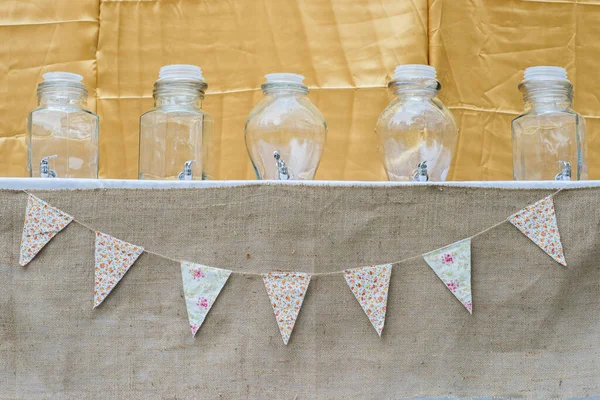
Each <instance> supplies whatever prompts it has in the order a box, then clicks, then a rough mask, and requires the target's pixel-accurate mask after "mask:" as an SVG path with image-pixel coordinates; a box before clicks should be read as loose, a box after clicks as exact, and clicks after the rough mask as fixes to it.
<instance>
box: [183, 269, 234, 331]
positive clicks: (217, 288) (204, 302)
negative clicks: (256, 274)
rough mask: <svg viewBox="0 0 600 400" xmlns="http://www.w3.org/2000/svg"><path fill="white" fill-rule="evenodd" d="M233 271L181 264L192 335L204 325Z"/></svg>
mask: <svg viewBox="0 0 600 400" xmlns="http://www.w3.org/2000/svg"><path fill="white" fill-rule="evenodd" d="M229 275H231V271H228V270H226V269H220V268H212V267H208V266H206V265H200V264H194V263H191V262H187V261H183V262H181V278H182V279H183V294H184V296H185V305H186V308H187V312H188V319H189V321H190V329H191V330H192V335H194V336H195V335H196V332H198V329H200V327H201V326H202V324H203V323H204V319H205V318H206V316H207V315H208V312H209V311H210V309H211V307H212V305H213V304H214V302H215V300H216V299H217V296H219V293H221V290H222V289H223V286H225V283H226V282H227V279H229Z"/></svg>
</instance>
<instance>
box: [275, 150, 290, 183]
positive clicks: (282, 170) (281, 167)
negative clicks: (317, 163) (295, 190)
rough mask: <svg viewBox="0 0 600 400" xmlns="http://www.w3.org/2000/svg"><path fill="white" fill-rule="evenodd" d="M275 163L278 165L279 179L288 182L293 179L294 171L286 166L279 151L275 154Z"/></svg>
mask: <svg viewBox="0 0 600 400" xmlns="http://www.w3.org/2000/svg"><path fill="white" fill-rule="evenodd" d="M273 157H275V163H276V165H277V179H279V180H281V181H287V180H289V179H292V171H291V170H290V169H289V168H288V167H287V165H285V161H284V160H282V159H281V154H279V152H278V151H276V152H274V153H273Z"/></svg>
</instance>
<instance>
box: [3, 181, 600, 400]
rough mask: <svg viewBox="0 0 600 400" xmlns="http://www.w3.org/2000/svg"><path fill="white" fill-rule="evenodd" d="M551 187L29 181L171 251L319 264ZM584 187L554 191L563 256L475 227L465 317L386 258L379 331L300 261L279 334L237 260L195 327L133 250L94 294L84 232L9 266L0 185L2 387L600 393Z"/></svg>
mask: <svg viewBox="0 0 600 400" xmlns="http://www.w3.org/2000/svg"><path fill="white" fill-rule="evenodd" d="M549 193H551V191H544V190H499V189H462V188H443V189H442V188H438V187H420V188H390V187H388V188H384V187H370V188H369V187H362V188H360V187H310V188H307V187H301V186H290V187H287V186H284V187H281V186H278V187H276V186H254V187H237V188H235V187H234V188H221V189H191V190H86V191H54V192H36V194H37V195H38V196H39V197H40V198H42V199H44V200H47V201H48V202H50V203H51V204H53V205H55V206H56V207H58V208H60V209H62V210H64V211H65V212H67V213H70V214H71V215H73V216H75V218H77V219H80V220H82V221H83V222H85V223H87V224H89V225H91V226H93V227H95V228H96V229H98V230H100V231H103V232H106V233H109V234H111V235H114V236H116V237H118V238H120V239H123V240H126V241H129V242H133V243H135V244H138V245H142V246H145V247H146V248H147V249H149V250H151V251H155V252H159V253H162V254H165V255H167V256H169V257H172V258H177V259H185V260H190V261H194V262H200V263H205V264H208V265H211V266H215V267H223V268H229V269H233V270H234V271H248V272H264V271H269V270H275V269H280V270H299V271H307V272H326V271H336V270H341V269H343V268H346V267H358V266H362V265H367V264H375V263H385V262H389V261H395V260H400V259H402V258H407V257H410V256H413V255H415V254H418V253H423V252H426V251H429V250H433V249H435V248H438V247H441V246H444V245H446V244H449V243H451V242H453V241H456V240H459V239H462V238H464V237H467V236H470V235H472V234H474V233H476V232H478V231H480V230H482V229H485V228H486V227H488V226H490V225H493V224H495V223H497V222H498V221H501V220H503V219H505V218H506V217H507V216H509V215H510V214H512V213H514V212H516V211H518V210H519V209H521V208H522V207H524V206H526V205H527V204H529V203H532V202H534V201H536V200H538V199H540V198H542V197H544V196H545V195H547V194H549ZM599 195H600V189H581V190H569V191H563V192H561V193H560V194H558V195H557V196H556V199H555V202H556V212H557V215H558V225H559V228H560V233H561V236H562V240H563V244H564V247H565V254H566V258H567V262H568V264H569V268H564V267H561V266H560V265H558V264H557V263H555V262H554V261H553V260H552V259H551V258H550V257H548V256H547V255H546V254H544V253H543V252H542V251H541V250H540V249H539V248H538V247H536V246H535V245H534V244H533V243H532V242H530V240H529V239H527V238H526V237H525V236H523V235H522V234H521V233H520V232H519V231H517V230H516V229H515V228H514V227H513V226H511V225H510V224H508V223H506V224H503V225H501V226H499V227H498V228H496V229H494V230H492V231H490V232H488V233H486V234H484V235H482V236H479V237H477V238H476V239H474V240H473V247H472V253H473V299H474V313H473V315H472V316H470V315H469V313H468V312H466V311H465V309H464V308H463V307H462V305H460V303H459V302H458V301H457V300H456V299H455V298H454V297H453V296H452V294H451V293H450V292H449V291H448V290H447V289H446V288H445V286H444V285H443V284H442V283H441V281H440V280H439V279H438V278H437V277H436V276H435V274H434V273H433V272H432V271H431V269H430V268H429V267H428V266H427V265H426V264H425V263H424V262H423V261H422V260H414V261H410V262H406V263H402V264H399V265H396V266H395V267H394V270H393V274H392V282H391V287H390V293H389V303H388V305H389V308H388V314H387V321H386V325H385V329H384V332H383V335H382V337H381V338H379V337H378V336H377V334H376V333H375V330H374V329H373V328H372V327H371V325H370V323H369V322H368V320H367V317H366V316H365V315H364V313H363V311H362V310H361V308H360V306H359V305H358V303H357V302H356V300H355V299H354V297H353V295H352V293H351V292H350V290H349V289H348V287H347V286H346V283H345V281H344V279H343V277H342V275H329V276H322V277H314V278H313V279H312V281H311V284H310V288H309V290H308V294H307V297H306V300H305V302H304V306H303V308H302V311H301V313H300V316H299V319H298V321H297V324H296V327H295V329H294V333H293V335H292V338H291V340H290V343H289V345H288V346H287V347H286V346H284V345H283V343H282V340H281V337H280V334H279V331H278V329H277V325H276V322H275V319H274V316H273V311H272V309H271V306H270V304H269V300H268V298H267V295H266V292H265V288H264V286H263V283H262V280H261V278H260V277H258V276H241V275H233V276H232V277H231V278H230V279H229V282H228V284H227V285H226V286H225V288H224V290H223V292H222V293H221V295H220V297H219V298H218V300H217V302H216V304H215V305H214V307H213V309H212V311H211V312H210V314H209V315H208V318H207V319H206V322H205V325H204V326H203V327H202V328H201V329H200V331H199V332H198V335H197V337H196V338H195V339H194V338H192V336H191V334H190V330H189V327H188V324H187V314H186V309H185V303H184V300H183V292H182V287H181V274H180V269H179V265H177V264H176V263H173V262H171V261H167V260H163V259H161V258H159V257H156V256H153V255H148V254H144V255H142V256H141V257H140V259H139V260H138V262H137V263H136V264H135V265H134V266H133V268H132V269H131V270H130V271H129V273H128V274H127V275H126V276H125V278H124V279H123V280H122V281H121V283H119V285H118V286H117V288H116V289H115V290H114V291H113V293H112V294H111V295H110V296H109V297H108V298H107V300H106V301H105V302H104V303H103V304H102V305H101V306H100V307H99V308H98V309H96V310H92V291H93V254H94V237H93V234H92V233H91V232H90V231H88V230H86V229H85V228H83V227H81V226H79V225H75V224H72V225H71V226H69V227H67V229H65V230H64V231H63V232H62V233H61V234H59V235H58V236H57V237H56V238H54V239H53V240H52V241H51V242H50V243H49V244H48V245H47V246H46V248H45V249H44V250H43V251H42V252H41V253H40V254H39V255H38V257H37V258H36V259H34V261H33V262H32V263H31V264H30V265H29V266H28V267H26V268H22V267H20V266H19V265H18V263H17V261H18V254H19V243H20V237H21V231H22V226H23V219H24V211H25V200H26V195H25V194H24V193H22V192H15V191H0V210H2V211H1V212H2V219H1V221H2V224H1V225H0V232H1V234H0V277H1V279H0V360H1V362H0V397H1V398H73V399H81V398H131V399H138V398H139V399H148V398H171V399H174V398H179V399H180V398H190V399H192V398H202V399H213V398H224V399H237V398H251V399H294V398H297V399H314V398H325V399H329V398H331V399H351V398H358V399H366V398H369V399H370V398H401V397H415V396H431V397H439V396H465V397H466V396H504V397H509V396H510V397H536V398H548V397H575V396H592V395H599V394H600V263H599V262H598V260H599V259H600V249H599V247H598V246H597V243H598V242H599V240H598V239H599V238H598V226H599V224H600V212H599V211H598V204H600V202H599Z"/></svg>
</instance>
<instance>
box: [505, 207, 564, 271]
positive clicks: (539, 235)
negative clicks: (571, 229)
mask: <svg viewBox="0 0 600 400" xmlns="http://www.w3.org/2000/svg"><path fill="white" fill-rule="evenodd" d="M508 220H509V221H510V223H511V224H513V225H514V226H515V227H516V228H517V229H518V230H520V231H521V232H522V233H523V234H524V235H525V236H527V237H528V238H529V239H531V241H532V242H533V243H535V244H537V245H538V247H539V248H540V249H542V250H544V252H545V253H546V254H548V255H549V256H550V257H552V258H553V259H554V260H555V261H556V262H557V263H559V264H561V265H564V266H565V267H566V266H567V262H566V260H565V255H564V253H563V247H562V243H561V241H560V234H559V233H558V225H557V223H556V213H555V211H554V200H552V197H551V196H548V197H546V198H545V199H542V200H540V201H538V202H537V203H534V204H532V205H530V206H527V207H525V208H524V209H522V210H521V211H519V212H518V213H516V214H514V215H512V216H511V217H509V218H508Z"/></svg>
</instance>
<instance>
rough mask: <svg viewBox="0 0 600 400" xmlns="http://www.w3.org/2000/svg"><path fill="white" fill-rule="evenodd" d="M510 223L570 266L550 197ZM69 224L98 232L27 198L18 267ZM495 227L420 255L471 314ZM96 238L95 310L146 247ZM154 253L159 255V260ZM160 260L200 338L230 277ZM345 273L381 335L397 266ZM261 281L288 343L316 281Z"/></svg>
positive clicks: (296, 276) (282, 276) (284, 277)
mask: <svg viewBox="0 0 600 400" xmlns="http://www.w3.org/2000/svg"><path fill="white" fill-rule="evenodd" d="M507 220H508V221H509V222H510V223H511V224H512V225H514V226H515V227H516V228H517V229H519V230H520V231H521V232H522V233H523V234H524V235H525V236H527V237H528V238H529V239H530V240H531V241H532V242H534V243H535V244H536V245H537V246H538V247H540V248H541V249H542V250H543V251H544V252H546V254H548V255H549V256H550V257H552V258H553V259H554V260H555V261H557V262H558V263H560V264H562V265H564V266H566V265H567V263H566V261H565V257H564V253H563V247H562V243H561V239H560V234H559V232H558V225H557V218H556V213H555V209H554V201H553V198H552V196H548V197H546V198H544V199H542V200H540V201H538V202H536V203H534V204H532V205H529V206H527V207H525V208H524V209H522V210H520V211H519V212H517V213H516V214H514V215H512V216H510V217H509V218H507ZM71 222H75V223H78V224H80V225H82V226H83V227H86V228H88V229H90V230H91V231H94V230H93V229H92V228H89V227H87V225H85V224H83V223H81V222H78V221H77V220H75V219H74V218H73V217H71V216H70V215H68V214H66V213H64V212H62V211H61V210H59V209H57V208H55V207H52V206H51V205H49V204H48V203H46V202H45V201H43V200H41V199H39V198H37V197H35V196H33V195H31V194H28V198H27V207H26V212H25V222H24V225H23V234H22V237H21V246H20V256H19V264H20V265H22V266H25V265H27V264H28V263H29V262H31V260H32V259H33V258H34V257H35V256H36V255H37V254H38V253H39V252H40V251H41V249H42V248H43V247H44V246H45V245H46V244H47V243H48V242H49V241H50V240H51V239H52V238H53V237H54V236H56V234H58V233H59V232H60V231H62V230H63V229H64V228H65V227H66V226H67V225H69V224H70V223H71ZM498 225H499V224H498ZM495 226H496V225H494V226H492V227H491V228H487V229H485V230H483V231H481V232H479V233H476V234H475V235H473V236H472V237H470V238H467V239H464V240H460V241H458V242H455V243H453V244H451V245H449V246H446V247H442V248H440V249H437V250H434V251H432V252H429V253H426V254H423V255H422V256H421V257H423V259H424V260H425V262H426V263H427V264H428V265H429V267H430V268H431V269H432V270H433V271H434V272H435V274H436V275H437V276H438V278H439V279H440V280H441V281H442V282H443V283H444V284H445V285H446V287H447V288H448V290H450V291H451V292H452V294H453V295H454V296H455V297H456V298H457V299H458V300H459V301H460V302H461V304H462V305H463V306H464V307H465V308H466V309H467V310H468V311H469V313H471V314H472V313H473V299H472V293H471V240H472V238H474V237H477V236H479V235H481V234H482V233H485V232H487V231H488V230H490V229H492V228H494V227H495ZM94 232H95V246H96V248H95V268H94V276H95V283H94V308H96V307H98V306H99V305H100V304H101V303H102V302H103V301H104V300H105V299H106V297H107V296H108V295H109V294H110V293H111V291H112V290H113V289H114V288H115V287H116V285H117V284H118V283H119V282H120V281H121V279H122V278H123V277H124V276H125V274H126V273H127V272H128V271H129V269H130V268H131V267H132V266H133V264H134V263H135V262H136V261H137V259H138V258H139V257H140V255H141V254H142V253H143V252H144V248H143V247H141V246H136V245H134V244H131V243H127V242H124V241H122V240H120V239H117V238H115V237H112V236H110V235H107V234H105V233H101V232H96V231H94ZM153 254H156V253H153ZM156 255H158V256H160V254H156ZM161 257H163V258H165V259H168V260H171V261H176V262H178V263H180V267H181V277H182V283H183V292H184V297H185V302H186V309H187V313H188V320H189V326H190V329H191V331H192V335H193V336H195V335H196V334H197V332H198V330H199V329H200V328H201V326H202V325H203V323H204V321H205V319H206V317H207V315H208V313H209V312H210V310H211V308H212V306H213V304H214V303H215V301H216V300H217V298H218V296H219V294H220V293H221V291H222V290H223V288H224V286H225V284H226V283H227V281H228V279H229V277H230V276H231V274H232V273H233V272H232V271H230V270H226V269H220V268H214V267H210V266H207V265H202V264H196V263H192V262H188V261H177V260H173V259H171V258H168V257H165V256H161ZM417 257H419V256H417ZM413 258H414V257H411V258H409V259H413ZM409 259H405V261H406V260H409ZM400 262H401V261H398V263H400ZM340 273H342V274H343V275H344V279H345V281H346V283H347V285H348V287H349V288H350V290H351V291H352V293H353V295H354V297H355V298H356V300H357V301H358V303H359V304H360V306H361V308H362V309H363V311H364V312H365V314H366V315H367V317H368V318H369V321H370V322H371V325H372V326H373V328H374V329H375V331H376V332H377V334H378V335H379V336H380V337H381V335H382V332H383V328H384V326H385V320H386V312H387V299H388V292H389V285H390V279H391V274H392V264H382V265H371V266H366V267H361V268H354V269H346V270H344V271H340ZM261 276H262V279H263V282H264V284H265V288H266V290H267V295H268V296H269V300H270V302H271V306H272V307H273V312H274V314H275V320H276V321H277V325H278V327H279V331H280V333H281V337H282V339H283V343H284V344H285V345H287V344H288V342H289V340H290V337H291V335H292V332H293V329H294V326H295V323H296V319H297V318H298V315H299V313H300V309H301V308H302V304H303V302H304V297H305V295H306V291H307V290H308V286H309V284H310V280H311V275H310V274H307V273H302V272H272V273H268V274H261Z"/></svg>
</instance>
